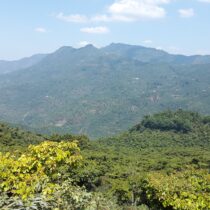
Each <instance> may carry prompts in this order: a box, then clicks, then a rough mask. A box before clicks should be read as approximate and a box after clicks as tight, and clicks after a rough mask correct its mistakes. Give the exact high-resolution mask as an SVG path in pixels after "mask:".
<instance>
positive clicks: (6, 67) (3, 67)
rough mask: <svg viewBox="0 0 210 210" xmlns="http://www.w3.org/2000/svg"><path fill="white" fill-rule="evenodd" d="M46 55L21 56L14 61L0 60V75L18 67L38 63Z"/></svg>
mask: <svg viewBox="0 0 210 210" xmlns="http://www.w3.org/2000/svg"><path fill="white" fill-rule="evenodd" d="M45 56H46V55H44V54H37V55H33V56H31V57H28V58H23V59H21V60H16V61H3V60H0V75H1V74H7V73H10V72H13V71H17V70H19V69H25V68H28V67H31V66H33V65H35V64H36V63H39V62H40V61H41V60H42V59H43V58H44V57H45Z"/></svg>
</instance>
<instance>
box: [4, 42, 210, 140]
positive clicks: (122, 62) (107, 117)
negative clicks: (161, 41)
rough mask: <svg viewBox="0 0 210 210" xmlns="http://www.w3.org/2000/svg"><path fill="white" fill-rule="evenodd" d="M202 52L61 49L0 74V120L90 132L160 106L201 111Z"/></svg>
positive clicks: (118, 127) (207, 71) (205, 92)
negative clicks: (193, 53) (183, 54)
mask: <svg viewBox="0 0 210 210" xmlns="http://www.w3.org/2000/svg"><path fill="white" fill-rule="evenodd" d="M130 52H133V53H130ZM144 56H147V58H146V57H144ZM208 58H209V57H208V56H192V57H191V56H189V57H188V56H179V55H170V54H168V53H166V52H163V51H160V50H156V49H152V48H144V47H139V46H130V45H124V44H112V45H110V46H108V47H105V48H101V49H97V48H95V47H94V46H92V45H88V46H86V47H83V48H80V49H74V48H72V47H62V48H61V49H59V50H58V51H56V52H55V53H52V54H50V55H48V56H46V57H45V58H44V59H43V60H42V61H41V62H39V63H38V64H36V65H34V66H32V67H30V68H27V69H25V70H19V71H16V72H13V73H11V74H7V75H3V76H1V78H0V98H1V100H0V118H1V119H3V120H5V121H8V122H12V123H17V124H21V125H24V126H27V127H31V128H32V129H33V130H34V129H35V130H37V131H38V132H41V133H54V132H58V133H66V132H71V133H77V134H78V133H84V134H87V135H89V136H91V137H94V138H96V137H100V136H107V135H114V134H116V133H119V132H121V131H123V130H126V129H128V128H130V127H131V126H132V125H133V124H135V123H138V122H139V120H140V119H142V117H143V116H144V115H146V114H151V113H155V112H158V111H161V110H166V109H174V110H175V109H178V108H182V109H187V110H192V111H199V112H201V113H203V114H208V113H210V107H209V102H210V86H209V81H210V64H209V62H210V59H208Z"/></svg>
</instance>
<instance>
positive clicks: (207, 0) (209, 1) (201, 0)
mask: <svg viewBox="0 0 210 210" xmlns="http://www.w3.org/2000/svg"><path fill="white" fill-rule="evenodd" d="M198 1H200V2H204V3H210V0H198Z"/></svg>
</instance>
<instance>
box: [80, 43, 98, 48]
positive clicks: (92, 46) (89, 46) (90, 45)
mask: <svg viewBox="0 0 210 210" xmlns="http://www.w3.org/2000/svg"><path fill="white" fill-rule="evenodd" d="M79 49H98V48H96V47H95V46H94V45H93V44H87V45H85V46H84V47H81V48H79Z"/></svg>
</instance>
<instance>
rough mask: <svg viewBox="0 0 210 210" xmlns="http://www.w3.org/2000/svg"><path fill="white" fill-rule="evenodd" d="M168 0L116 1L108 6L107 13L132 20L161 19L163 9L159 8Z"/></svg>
mask: <svg viewBox="0 0 210 210" xmlns="http://www.w3.org/2000/svg"><path fill="white" fill-rule="evenodd" d="M169 2H170V0H117V1H116V2H115V3H113V4H112V5H110V7H109V13H110V14H112V15H119V16H121V17H122V16H124V17H126V18H130V19H133V20H141V19H148V18H149V19H156V18H163V17H165V15H166V11H165V9H164V8H163V7H162V6H161V5H163V4H167V3H169Z"/></svg>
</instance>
